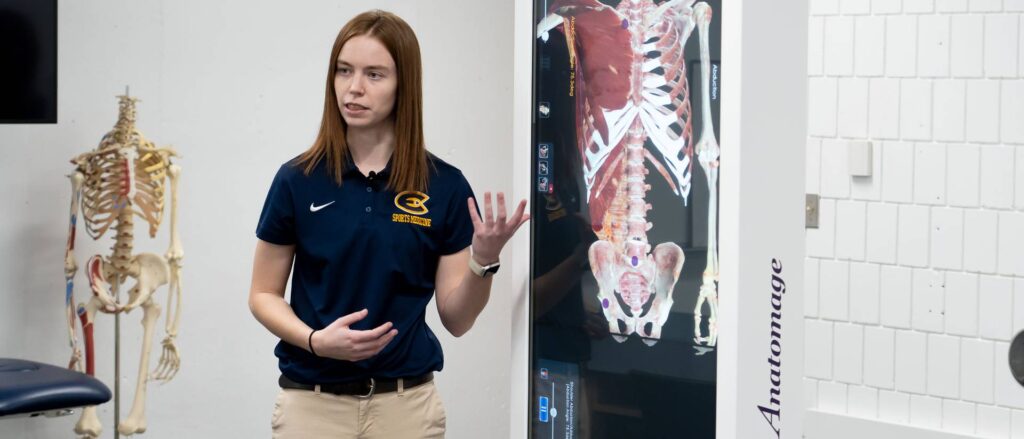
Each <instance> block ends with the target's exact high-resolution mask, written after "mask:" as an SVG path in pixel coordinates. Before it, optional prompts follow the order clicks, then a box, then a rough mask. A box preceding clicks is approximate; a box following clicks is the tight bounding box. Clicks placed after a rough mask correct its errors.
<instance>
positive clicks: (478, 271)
mask: <svg viewBox="0 0 1024 439" xmlns="http://www.w3.org/2000/svg"><path fill="white" fill-rule="evenodd" d="M500 267H501V261H495V262H494V263H493V264H487V265H480V264H479V263H478V262H476V259H474V258H473V255H472V254H470V256H469V269H470V271H472V272H473V274H475V275H477V276H480V277H488V276H492V275H494V273H497V272H498V268H500Z"/></svg>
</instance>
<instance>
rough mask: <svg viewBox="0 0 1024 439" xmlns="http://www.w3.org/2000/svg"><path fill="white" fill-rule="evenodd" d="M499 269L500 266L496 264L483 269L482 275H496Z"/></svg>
mask: <svg viewBox="0 0 1024 439" xmlns="http://www.w3.org/2000/svg"><path fill="white" fill-rule="evenodd" d="M500 267H501V266H500V265H498V264H495V265H491V266H487V267H485V268H484V273H490V274H494V273H497V272H498V268H500Z"/></svg>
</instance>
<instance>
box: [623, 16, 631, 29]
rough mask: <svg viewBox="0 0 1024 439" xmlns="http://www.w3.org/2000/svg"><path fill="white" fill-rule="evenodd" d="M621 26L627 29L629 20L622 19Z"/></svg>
mask: <svg viewBox="0 0 1024 439" xmlns="http://www.w3.org/2000/svg"><path fill="white" fill-rule="evenodd" d="M622 28H623V29H629V21H628V20H626V19H625V18H623V19H622Z"/></svg>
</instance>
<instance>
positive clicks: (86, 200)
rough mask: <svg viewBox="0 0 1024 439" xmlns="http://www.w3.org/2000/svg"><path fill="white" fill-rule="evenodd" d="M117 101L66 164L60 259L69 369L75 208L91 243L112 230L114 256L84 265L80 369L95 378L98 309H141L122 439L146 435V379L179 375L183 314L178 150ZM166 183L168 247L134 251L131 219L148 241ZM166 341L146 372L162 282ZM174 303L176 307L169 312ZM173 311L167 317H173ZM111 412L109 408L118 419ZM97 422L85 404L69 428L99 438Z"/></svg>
mask: <svg viewBox="0 0 1024 439" xmlns="http://www.w3.org/2000/svg"><path fill="white" fill-rule="evenodd" d="M119 98H120V112H119V114H118V119H117V125H115V126H114V129H113V130H112V131H111V132H109V133H107V134H106V135H105V136H103V140H102V141H101V142H100V145H99V147H98V148H96V149H95V150H93V151H90V152H87V153H85V154H82V155H80V156H78V157H75V158H74V159H73V160H72V161H71V162H72V163H73V164H74V165H75V166H76V167H75V171H74V172H73V173H72V174H71V175H70V176H69V177H70V179H71V191H72V192H71V193H72V196H71V212H70V227H69V229H70V230H69V232H68V242H67V251H66V257H65V261H64V275H65V278H66V281H67V293H66V307H67V318H68V333H69V336H70V339H71V349H72V357H71V364H70V367H71V368H73V369H78V370H81V369H82V365H81V360H82V354H81V351H80V350H79V347H78V340H77V337H76V335H75V327H74V325H75V314H76V312H75V310H74V309H73V308H72V307H73V306H74V298H73V296H72V293H73V290H74V285H73V282H74V277H75V272H77V271H78V266H77V264H76V263H75V257H74V253H73V251H74V245H75V225H76V223H77V214H78V205H79V204H81V209H82V216H84V217H85V229H86V231H87V232H88V233H89V236H90V237H92V238H93V239H99V238H100V237H101V236H103V235H104V234H105V233H106V232H107V230H108V229H111V228H113V230H114V246H113V247H112V248H111V249H112V250H113V253H112V254H111V255H110V256H100V255H96V256H93V257H91V258H90V259H89V261H88V262H87V263H86V274H87V276H88V279H89V286H90V287H91V289H92V297H91V298H90V299H89V301H88V302H87V303H84V304H79V305H78V307H77V315H78V317H79V319H81V322H82V334H83V336H84V337H85V372H86V373H88V374H89V375H94V373H95V370H94V364H95V363H94V355H93V354H94V345H93V336H92V333H93V331H92V329H93V322H94V321H95V320H94V319H95V317H96V312H97V311H100V312H104V313H107V314H119V313H127V312H130V311H131V310H133V309H135V308H139V307H141V308H142V313H143V316H142V326H143V328H144V331H145V332H144V335H143V345H142V359H141V361H140V364H139V374H138V380H137V382H136V390H135V401H134V402H133V405H132V409H131V412H130V413H129V415H128V417H127V418H126V419H125V420H124V421H123V422H121V423H120V425H118V426H117V430H118V432H119V433H121V434H125V435H131V434H135V433H142V432H144V431H146V416H145V407H146V381H147V378H149V379H153V380H159V381H169V380H170V379H171V378H173V377H174V375H175V374H176V373H177V371H178V366H179V364H180V359H179V356H178V349H177V347H176V346H175V344H174V338H175V336H176V335H177V333H178V318H179V316H180V311H181V282H180V279H181V260H182V257H183V256H184V253H183V251H182V247H181V242H180V241H179V240H178V231H177V204H178V195H177V184H178V175H179V174H180V172H181V168H180V167H178V166H177V165H173V164H171V157H175V156H176V153H175V152H174V150H172V149H170V148H157V147H156V146H154V145H153V143H152V142H150V141H148V140H146V138H145V137H143V136H142V133H140V132H139V131H138V130H136V129H135V101H136V99H134V98H131V97H129V96H127V92H126V93H125V95H124V96H119ZM165 178H169V179H170V186H171V200H170V201H171V245H170V248H169V249H168V250H167V254H166V255H164V256H160V255H157V254H153V253H139V254H136V255H133V254H132V244H133V232H132V229H133V220H134V216H136V215H138V216H139V217H140V218H142V219H143V220H145V222H146V223H148V225H149V235H150V237H155V236H156V231H157V228H158V227H159V226H160V221H161V220H162V218H163V210H164V200H165V193H164V180H165ZM129 278H130V279H134V280H135V285H134V286H133V287H132V288H131V289H130V290H129V291H128V298H127V303H122V302H120V301H118V291H119V289H120V287H121V286H122V285H124V284H125V283H126V282H128V281H129ZM168 283H170V286H169V292H168V298H167V309H168V313H169V314H168V316H167V327H166V330H167V336H166V338H164V340H163V353H162V354H161V356H160V362H159V364H158V365H157V367H156V369H155V370H154V372H153V374H152V375H149V376H148V377H147V374H148V372H149V354H150V351H151V349H152V342H153V327H154V325H155V324H156V319H157V317H158V316H159V314H160V306H159V305H157V304H156V303H155V302H154V301H153V292H154V291H155V290H156V289H157V288H159V287H160V286H161V285H164V284H168ZM172 300H173V301H174V303H175V307H174V308H171V303H172ZM172 311H173V312H172ZM116 412H117V408H115V416H116ZM100 429H101V426H100V421H99V417H98V416H97V415H96V407H87V408H85V409H84V410H83V411H82V418H81V419H80V420H79V421H78V423H77V424H76V425H75V432H76V433H78V434H80V435H83V436H85V437H87V438H95V437H97V436H99V434H100Z"/></svg>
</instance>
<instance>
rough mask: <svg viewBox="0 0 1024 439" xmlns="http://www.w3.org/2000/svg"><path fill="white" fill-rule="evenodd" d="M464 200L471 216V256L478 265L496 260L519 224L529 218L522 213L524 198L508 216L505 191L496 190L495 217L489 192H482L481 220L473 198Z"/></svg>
mask: <svg viewBox="0 0 1024 439" xmlns="http://www.w3.org/2000/svg"><path fill="white" fill-rule="evenodd" d="M466 201H467V203H468V204H469V215H470V217H471V218H473V258H474V259H476V262H477V263H479V264H480V265H486V264H491V263H494V262H497V261H498V255H499V254H501V249H502V247H504V246H505V243H506V242H508V240H509V238H511V237H512V235H514V234H515V233H516V230H519V226H522V225H523V224H525V223H526V222H527V221H529V220H530V214H528V213H524V212H525V211H526V200H522V201H520V202H519V207H518V208H516V211H515V213H514V214H512V217H511V218H509V217H507V215H506V211H505V193H503V192H498V200H497V201H498V217H497V218H495V217H494V214H493V213H492V212H493V209H492V208H491V193H490V192H484V205H483V213H484V218H483V220H481V219H480V215H479V214H478V213H477V211H476V205H475V203H474V200H473V198H469V199H468V200H466Z"/></svg>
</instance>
